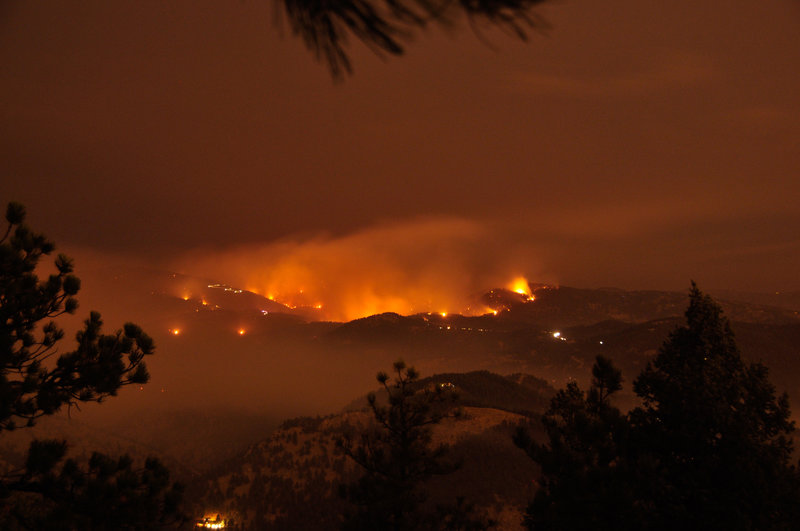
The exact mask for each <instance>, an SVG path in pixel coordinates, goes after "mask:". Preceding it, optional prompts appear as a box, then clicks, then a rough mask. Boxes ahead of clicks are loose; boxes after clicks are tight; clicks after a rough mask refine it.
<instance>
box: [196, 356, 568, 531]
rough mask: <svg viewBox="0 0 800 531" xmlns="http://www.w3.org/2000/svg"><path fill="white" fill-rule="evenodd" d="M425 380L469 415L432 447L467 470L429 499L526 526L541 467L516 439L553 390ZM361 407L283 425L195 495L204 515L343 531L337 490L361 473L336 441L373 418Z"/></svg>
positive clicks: (514, 382)
mask: <svg viewBox="0 0 800 531" xmlns="http://www.w3.org/2000/svg"><path fill="white" fill-rule="evenodd" d="M419 383H420V385H421V386H430V385H439V384H451V385H453V386H454V387H455V390H456V392H457V393H459V394H461V395H462V396H463V402H462V404H463V405H464V407H463V412H464V414H463V415H462V416H461V417H459V418H448V419H446V420H444V421H442V422H441V423H440V424H438V425H436V426H435V428H434V432H433V444H446V445H448V446H449V447H450V450H449V453H448V460H450V461H451V462H452V463H460V466H459V467H458V469H457V470H456V471H455V472H453V473H452V474H448V475H445V476H439V477H435V478H434V479H432V480H430V481H429V482H428V483H427V484H426V490H427V491H428V493H429V497H428V501H427V503H428V504H430V505H431V506H435V505H437V504H444V503H452V502H454V501H455V500H456V498H457V497H464V498H465V499H467V500H469V501H471V502H473V503H475V504H476V507H477V508H478V510H479V511H480V512H483V513H485V514H487V515H489V516H490V517H492V518H494V519H496V520H498V522H500V523H501V525H502V528H504V529H514V528H517V527H519V525H520V522H521V514H522V510H523V509H524V507H525V505H526V504H527V503H528V501H529V500H530V498H531V496H532V494H533V491H534V488H535V484H534V483H533V478H535V477H536V474H537V469H536V466H535V465H534V464H533V462H532V461H531V460H530V459H529V458H527V456H526V455H525V453H524V452H522V451H521V450H520V449H518V448H517V447H515V446H514V444H513V442H512V434H513V432H514V430H515V429H516V426H517V425H518V424H519V423H520V422H528V421H529V420H530V419H531V415H533V416H538V414H540V413H541V411H542V407H543V406H544V404H546V403H547V401H548V400H549V397H550V396H552V393H553V389H552V388H550V387H549V386H548V385H547V384H546V383H545V382H544V381H542V380H539V379H537V378H534V377H531V376H526V375H514V376H511V377H502V376H499V375H496V374H492V373H489V372H485V371H482V372H473V373H467V374H445V375H437V376H434V377H431V378H427V379H425V380H424V381H421V382H419ZM379 400H380V398H379ZM359 403H362V402H361V401H356V402H354V403H353V404H352V405H351V406H352V408H355V410H354V409H350V410H348V411H346V412H344V413H341V414H337V415H330V416H327V417H317V418H309V417H305V418H299V419H294V420H291V421H287V422H285V423H284V424H283V426H282V427H281V428H280V429H279V430H278V431H276V432H275V433H274V434H273V435H272V436H271V437H270V438H269V439H266V440H264V441H262V442H259V443H257V444H255V445H253V446H252V447H250V448H249V449H248V450H247V451H246V452H245V453H244V454H242V455H241V456H240V457H238V458H236V459H233V460H231V461H229V462H228V463H227V464H226V465H225V466H224V467H222V468H221V469H220V470H218V471H217V472H216V473H215V474H210V475H209V476H208V480H207V481H206V483H205V484H204V488H205V492H204V493H202V492H197V496H198V497H199V498H198V499H202V503H199V504H198V505H197V507H196V511H198V513H220V514H223V515H225V516H226V517H227V518H228V519H233V520H234V521H235V522H238V524H239V525H241V526H242V527H243V528H246V529H263V528H266V527H267V526H268V527H269V528H270V529H336V528H337V527H338V523H339V518H340V515H341V514H342V513H343V512H344V511H346V510H348V509H349V507H348V505H347V502H345V501H344V500H343V498H341V497H340V496H339V493H338V491H339V485H340V484H342V483H343V482H351V481H353V480H354V479H355V478H357V477H358V474H359V473H360V472H359V470H358V469H357V467H356V466H355V465H354V464H353V462H352V461H351V460H350V459H349V458H347V457H346V456H345V455H343V453H342V452H341V450H340V449H339V448H338V447H337V445H336V441H337V439H339V438H340V437H341V436H342V434H343V433H344V432H345V431H346V430H352V429H356V430H357V429H359V428H363V427H364V426H365V425H366V424H367V423H368V422H369V421H370V419H371V413H370V412H368V411H366V410H363V409H358V408H357V405H358V404H359ZM523 413H524V414H523ZM309 508H313V510H309Z"/></svg>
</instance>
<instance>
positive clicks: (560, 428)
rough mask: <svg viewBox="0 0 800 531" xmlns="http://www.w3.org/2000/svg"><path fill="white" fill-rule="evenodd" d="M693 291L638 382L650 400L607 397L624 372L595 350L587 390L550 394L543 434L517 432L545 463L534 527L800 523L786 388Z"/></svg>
mask: <svg viewBox="0 0 800 531" xmlns="http://www.w3.org/2000/svg"><path fill="white" fill-rule="evenodd" d="M689 299H690V300H689V307H688V309H687V311H686V325H684V326H681V327H678V328H677V329H676V330H674V331H673V332H672V333H671V334H670V336H669V338H668V339H667V340H666V341H665V343H664V344H663V346H662V347H661V349H660V350H659V352H658V354H657V355H656V357H655V358H654V359H653V360H651V361H650V362H649V363H648V364H647V366H646V368H645V369H644V370H643V371H642V373H641V374H640V375H639V377H638V378H637V379H636V380H635V381H634V390H635V392H636V394H637V395H638V396H639V397H640V398H641V399H642V401H643V405H642V406H641V407H638V408H636V409H634V410H633V411H631V412H630V413H629V414H628V415H627V416H623V415H621V414H619V412H617V411H616V410H615V409H614V408H611V407H610V406H609V405H608V404H607V403H606V399H607V397H608V395H609V394H610V393H613V391H614V390H616V389H618V388H619V379H618V376H617V375H618V372H617V371H615V370H614V369H613V368H612V367H611V366H610V364H609V363H608V362H607V361H603V360H601V359H600V358H598V363H597V364H596V365H595V369H594V376H595V379H594V382H593V385H592V389H590V391H589V393H588V394H584V393H583V392H581V391H580V389H579V388H578V387H577V385H575V384H570V385H568V386H567V389H565V390H562V391H560V392H559V393H558V394H557V395H556V397H555V398H554V399H553V401H552V403H551V407H550V409H549V410H548V412H547V413H546V414H545V416H544V417H543V423H544V425H545V427H546V430H547V435H548V441H547V442H546V443H545V444H537V443H535V442H533V441H531V440H530V438H529V437H528V436H527V435H526V433H525V432H524V431H521V432H520V433H518V435H517V438H516V442H517V444H518V445H519V446H521V447H522V448H524V449H526V450H527V451H528V453H529V455H530V456H531V457H532V458H533V459H534V460H536V461H537V462H538V463H539V464H540V465H541V467H542V481H541V489H540V490H539V491H538V492H537V494H536V497H535V499H534V501H533V503H532V504H531V506H530V507H529V508H528V511H527V514H526V519H525V523H526V525H527V526H528V528H529V529H585V528H602V529H664V530H667V529H679V528H689V529H793V528H795V526H796V524H797V522H798V521H800V512H799V511H798V508H800V476H798V469H797V466H796V465H795V464H793V463H792V461H791V460H792V439H791V436H792V433H793V431H794V424H793V423H792V422H791V420H790V411H789V400H788V397H787V396H786V395H785V394H783V395H781V396H776V392H775V388H774V386H773V385H772V384H771V383H770V382H769V379H768V371H767V368H766V367H765V366H763V365H761V364H759V363H746V362H745V361H744V360H742V358H741V356H740V353H739V350H738V348H737V346H736V342H735V340H734V336H733V333H732V331H731V328H730V324H729V322H728V320H727V319H726V318H725V317H724V316H723V314H722V309H721V308H720V307H719V305H718V304H716V303H715V302H714V301H713V300H712V299H711V298H710V297H709V296H707V295H705V294H703V293H702V292H701V291H700V290H699V289H698V288H697V286H696V285H695V284H694V283H692V288H691V291H690V296H689ZM601 361H602V362H601ZM603 375H605V376H603ZM604 382H605V383H604Z"/></svg>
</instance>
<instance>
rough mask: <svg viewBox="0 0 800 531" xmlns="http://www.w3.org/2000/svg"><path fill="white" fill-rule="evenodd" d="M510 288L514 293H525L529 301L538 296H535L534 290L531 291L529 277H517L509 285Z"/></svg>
mask: <svg viewBox="0 0 800 531" xmlns="http://www.w3.org/2000/svg"><path fill="white" fill-rule="evenodd" d="M509 289H510V290H511V291H513V292H514V293H519V294H520V295H524V296H525V297H526V298H527V299H528V300H529V301H532V300H534V299H535V298H536V297H534V296H533V292H532V291H531V286H530V284H529V283H528V279H526V278H525V277H517V278H515V279H514V281H513V282H512V283H511V284H510V285H509Z"/></svg>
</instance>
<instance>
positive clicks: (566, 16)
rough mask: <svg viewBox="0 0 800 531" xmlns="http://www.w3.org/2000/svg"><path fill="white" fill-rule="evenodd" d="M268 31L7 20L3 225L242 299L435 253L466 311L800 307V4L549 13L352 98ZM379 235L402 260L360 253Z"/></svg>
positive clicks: (358, 61)
mask: <svg viewBox="0 0 800 531" xmlns="http://www.w3.org/2000/svg"><path fill="white" fill-rule="evenodd" d="M273 11H274V10H273V5H272V4H270V3H264V2H238V3H234V4H228V3H216V2H169V3H162V2H100V1H90V2H82V3H80V4H77V5H75V4H72V3H67V2H35V3H34V2H14V1H11V2H5V3H4V4H3V6H2V7H0V64H2V65H3V66H2V68H0V200H2V201H3V202H5V201H7V200H10V199H16V200H19V201H22V202H23V203H25V204H26V205H27V206H28V210H29V221H30V222H31V224H32V225H33V226H35V227H36V228H38V229H40V230H42V231H44V232H46V233H47V234H48V235H50V236H51V237H52V238H53V239H55V240H56V241H57V242H58V243H59V244H60V247H61V248H62V249H64V250H66V251H68V252H73V253H79V254H80V253H82V252H86V253H88V252H92V253H95V254H97V253H99V254H103V253H108V254H110V255H114V256H124V257H127V259H129V260H131V261H140V262H145V263H152V264H160V265H165V266H168V265H169V266H175V264H179V265H180V264H186V263H187V261H186V257H187V256H188V257H193V256H194V257H197V256H203V257H204V260H203V261H198V262H196V263H198V264H200V263H202V264H208V268H209V269H212V270H213V271H214V275H215V276H217V275H218V276H226V275H227V274H228V273H227V272H228V271H231V273H230V274H229V276H230V277H231V279H232V280H237V281H238V280H239V279H241V278H244V277H256V276H259V275H268V274H269V273H268V272H267V273H265V272H264V271H266V270H268V269H269V265H270V263H276V262H281V258H279V257H272V255H270V256H271V261H270V260H267V259H266V258H260V259H259V261H258V262H259V263H258V264H257V266H258V267H257V268H255V269H254V270H253V272H249V273H243V272H242V271H241V268H240V267H239V266H238V265H236V266H234V265H233V264H234V263H235V264H239V263H240V262H241V260H240V261H235V260H234V259H233V258H231V257H232V256H233V255H232V253H234V254H238V255H240V256H248V257H253V256H259V257H263V256H264V255H263V250H264V249H270V250H271V251H270V252H274V250H276V249H281V248H283V249H291V250H292V252H295V251H297V250H298V249H307V248H310V247H309V246H313V245H317V247H314V248H315V249H316V251H315V252H319V253H322V249H329V250H330V254H329V255H325V256H326V257H325V258H321V256H322V255H321V254H320V255H319V257H317V258H316V260H317V261H318V262H321V263H322V266H321V267H322V268H327V269H326V270H325V272H324V273H322V274H321V275H319V274H318V276H322V277H324V278H331V277H333V276H335V275H336V272H337V271H339V272H340V276H344V273H341V271H342V269H343V268H347V269H348V271H350V270H352V269H353V268H354V267H355V266H353V267H350V266H348V265H347V264H351V263H352V256H353V255H354V254H357V253H358V252H363V253H365V257H364V258H363V262H364V263H365V264H374V265H375V266H376V267H378V266H385V267H386V269H387V271H388V270H389V269H391V267H390V266H392V267H394V268H395V269H393V271H400V270H401V269H402V274H401V273H398V275H401V276H407V277H409V278H411V277H413V276H414V275H413V273H414V268H417V269H419V270H426V268H425V267H423V266H421V265H419V264H418V263H417V262H416V260H418V259H419V258H418V257H420V256H424V255H425V253H426V252H428V253H429V250H430V249H431V247H430V246H431V245H432V244H431V243H430V242H431V241H437V239H438V241H442V242H446V245H443V248H446V249H447V253H448V255H447V256H448V257H449V258H448V259H447V260H444V259H442V258H441V256H438V255H437V257H436V260H435V261H436V263H437V264H439V262H445V261H448V262H449V263H450V265H451V267H452V268H453V269H460V270H462V271H463V272H465V273H464V274H465V275H466V276H469V277H470V279H471V280H469V282H466V283H465V286H472V285H477V284H483V283H489V282H490V281H494V278H495V276H497V277H500V276H503V275H502V274H500V273H502V272H501V271H499V270H500V269H503V270H508V276H511V275H513V274H517V273H522V274H526V275H528V276H529V277H541V278H542V279H543V280H546V281H557V282H561V283H565V284H572V285H582V286H587V287H592V286H606V285H616V286H620V287H634V288H670V289H671V288H683V287H685V286H686V285H688V281H689V279H690V278H694V279H696V280H698V281H700V282H701V283H705V285H708V286H709V287H727V288H737V287H740V288H743V289H748V290H777V289H800V283H798V280H797V276H796V271H797V270H798V267H799V266H800V236H798V233H797V227H798V226H800V209H798V207H797V202H798V199H800V150H798V149H797V146H798V145H800V98H798V97H797V94H798V93H800V71H798V69H797V65H798V64H800V8H799V7H798V4H797V3H796V2H794V1H790V0H778V1H775V2H761V3H752V2H750V3H748V2H740V3H735V4H733V5H732V4H731V3H730V2H724V1H722V0H709V1H707V2H701V3H698V2H692V1H689V0H680V1H677V2H668V3H667V2H636V1H633V0H609V1H605V2H596V1H581V0H571V1H561V2H553V3H551V4H549V5H546V6H545V7H544V8H542V9H541V10H540V12H539V13H540V14H541V15H542V16H544V17H545V18H546V19H547V20H548V21H549V23H550V26H551V27H550V29H548V30H547V31H545V32H542V33H534V34H532V35H531V36H530V39H529V41H528V42H527V43H523V42H519V41H517V40H515V39H513V38H511V37H510V36H507V35H504V34H503V33H501V32H497V31H494V30H492V29H490V28H478V30H477V32H478V35H476V32H475V31H474V30H472V29H470V27H469V24H467V23H466V22H465V21H461V22H462V23H461V24H457V27H456V28H454V29H449V30H443V29H441V28H431V29H430V30H429V31H427V32H425V33H422V34H417V35H415V36H414V38H413V41H412V42H411V43H410V44H409V46H408V50H407V53H406V54H405V55H404V56H403V57H399V58H390V59H386V60H382V59H380V58H377V57H375V56H374V55H373V54H372V53H371V52H369V51H367V50H364V49H362V48H360V47H359V46H358V45H354V46H353V48H352V53H353V62H354V65H355V72H354V75H353V76H352V77H351V78H348V79H346V80H344V81H343V82H341V83H334V82H333V81H332V80H331V79H330V77H329V75H328V73H327V71H326V69H325V68H324V67H323V66H322V65H320V64H318V63H317V62H315V61H314V59H313V57H312V56H311V55H310V54H309V53H308V52H307V51H306V50H305V49H304V48H303V46H302V43H301V42H300V41H298V40H297V39H295V38H293V37H292V36H291V34H290V31H288V29H287V28H285V27H284V28H283V30H282V31H281V28H280V27H279V26H278V25H276V24H275V18H274V12H273ZM420 220H427V221H420ZM431 220H434V221H431ZM385 227H395V228H396V229H393V230H396V231H400V232H395V233H393V234H399V233H402V234H403V236H402V238H400V239H398V240H396V241H397V242H398V243H397V245H396V246H395V247H396V248H395V249H394V250H393V251H392V253H394V254H392V253H386V254H384V255H380V256H383V257H389V256H391V257H394V258H392V259H389V258H380V259H378V260H373V258H374V255H370V256H366V253H367V252H366V251H363V248H358V249H356V248H354V247H352V245H354V242H355V243H358V242H361V241H370V242H371V241H372V240H369V239H368V238H367V239H363V238H362V236H361V235H364V234H381V231H382V230H385ZM465 227H467V228H468V231H471V232H469V238H465V237H464V236H463V235H464V228H465ZM401 241H402V244H401V243H400V242H401ZM415 241H419V242H420V243H421V245H420V247H419V248H415V247H414V245H413V244H414V242H415ZM313 242H317V243H316V244H315V243H313ZM319 242H328V243H327V244H325V245H322V244H319ZM331 242H333V243H331ZM343 242H346V245H345V244H344V243H343ZM282 245H283V246H284V247H281V246H282ZM365 245H366V249H370V247H369V245H372V244H371V243H370V244H365ZM476 247H478V248H479V249H485V250H486V252H483V253H481V252H475V248H476ZM433 248H436V247H435V246H434V247H433ZM342 249H346V251H347V252H342ZM359 249H362V251H359ZM426 249H427V250H428V251H426ZM504 251H507V252H505V253H504ZM287 252H288V251H287ZM429 254H430V253H429ZM290 255H291V256H297V255H296V254H291V253H290V254H287V255H284V256H290ZM337 256H347V257H348V259H347V260H345V261H343V262H342V261H338V262H337V261H336V258H335V257H337ZM215 257H219V259H215ZM410 257H414V258H413V259H412V258H410ZM286 260H287V259H285V258H284V259H283V262H286ZM250 262H251V263H252V262H254V260H250ZM223 263H230V264H231V266H230V268H229V269H227V270H226V269H225V268H221V267H218V266H219V265H220V264H223ZM214 264H216V266H215V265H214ZM406 265H408V268H406V269H404V267H405V266H406ZM440 265H442V264H439V265H437V266H436V267H435V269H436V270H437V271H439V270H440V269H442V270H443V269H445V268H444V267H443V266H442V267H439V266H440ZM501 266H502V267H501ZM186 267H188V266H186ZM398 268H399V269H398ZM429 269H433V266H432V267H431V268H429ZM517 270H521V271H517ZM387 274H388V273H387ZM437 275H439V273H437V274H436V275H433V276H435V277H436V278H438V276H437ZM221 280H223V281H225V280H226V279H225V278H222V279H221ZM246 280H247V279H245V281H246ZM531 280H534V281H535V280H536V278H531Z"/></svg>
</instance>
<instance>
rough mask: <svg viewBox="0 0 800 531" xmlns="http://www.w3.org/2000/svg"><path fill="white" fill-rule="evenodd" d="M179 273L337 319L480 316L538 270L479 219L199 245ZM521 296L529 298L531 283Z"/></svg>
mask: <svg viewBox="0 0 800 531" xmlns="http://www.w3.org/2000/svg"><path fill="white" fill-rule="evenodd" d="M174 267H175V268H176V269H177V270H179V271H181V272H182V273H185V274H187V275H191V276H197V277H203V278H213V279H215V280H218V281H220V282H225V283H227V284H229V285H231V286H237V287H246V288H247V290H248V291H252V292H254V293H257V294H259V295H262V296H264V297H266V298H268V299H270V300H272V301H274V302H276V303H280V304H283V305H285V306H287V307H288V308H297V309H298V310H308V311H307V312H305V314H306V315H314V318H315V319H317V318H321V319H325V320H334V321H349V320H352V319H357V318H361V317H366V316H369V315H374V314H379V313H384V312H395V313H398V314H401V315H412V314H420V313H426V312H433V313H436V314H441V313H443V312H446V313H448V314H449V315H454V314H462V315H483V314H486V313H489V312H491V311H492V309H489V310H486V308H485V306H484V305H483V304H481V303H480V298H481V296H482V295H483V294H484V293H486V292H487V291H488V290H490V289H492V288H495V287H498V286H505V285H506V284H507V283H508V281H509V279H510V278H512V277H511V276H510V275H509V271H511V272H514V271H526V272H529V271H530V272H533V271H537V270H539V269H540V266H539V265H538V259H537V258H536V257H534V256H532V254H531V252H530V250H529V249H528V248H527V246H526V247H525V248H524V250H523V248H522V247H520V246H517V245H516V244H514V242H511V243H509V242H508V241H506V240H502V239H501V240H498V239H496V238H494V236H493V233H492V232H491V230H489V229H488V228H487V227H485V226H483V225H482V224H481V223H477V222H472V221H468V220H460V219H454V218H453V219H451V218H445V219H421V220H412V221H409V222H402V223H393V224H386V225H377V226H374V227H371V228H366V229H363V230H359V231H356V232H353V233H350V234H344V235H341V236H326V235H321V236H318V237H309V238H306V239H304V240H291V239H286V240H281V241H276V242H272V243H264V244H261V245H248V246H241V247H237V248H229V249H227V250H224V251H219V250H211V251H210V250H203V249H198V250H197V251H196V252H192V253H189V254H187V255H186V256H184V257H183V258H181V259H180V260H179V263H176V264H175V265H174ZM543 280H544V279H543ZM515 290H522V291H520V293H522V294H523V295H524V296H525V297H526V298H528V299H529V300H532V298H533V293H531V290H530V287H529V286H528V285H527V282H525V280H524V279H522V282H521V283H520V284H519V285H517V284H515ZM186 291H187V292H188V291H189V290H186ZM194 297H195V298H199V297H198V295H196V294H195V295H194ZM274 311H275V312H279V311H280V310H279V309H277V308H276V309H275V310H274ZM270 313H273V310H271V309H270Z"/></svg>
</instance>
